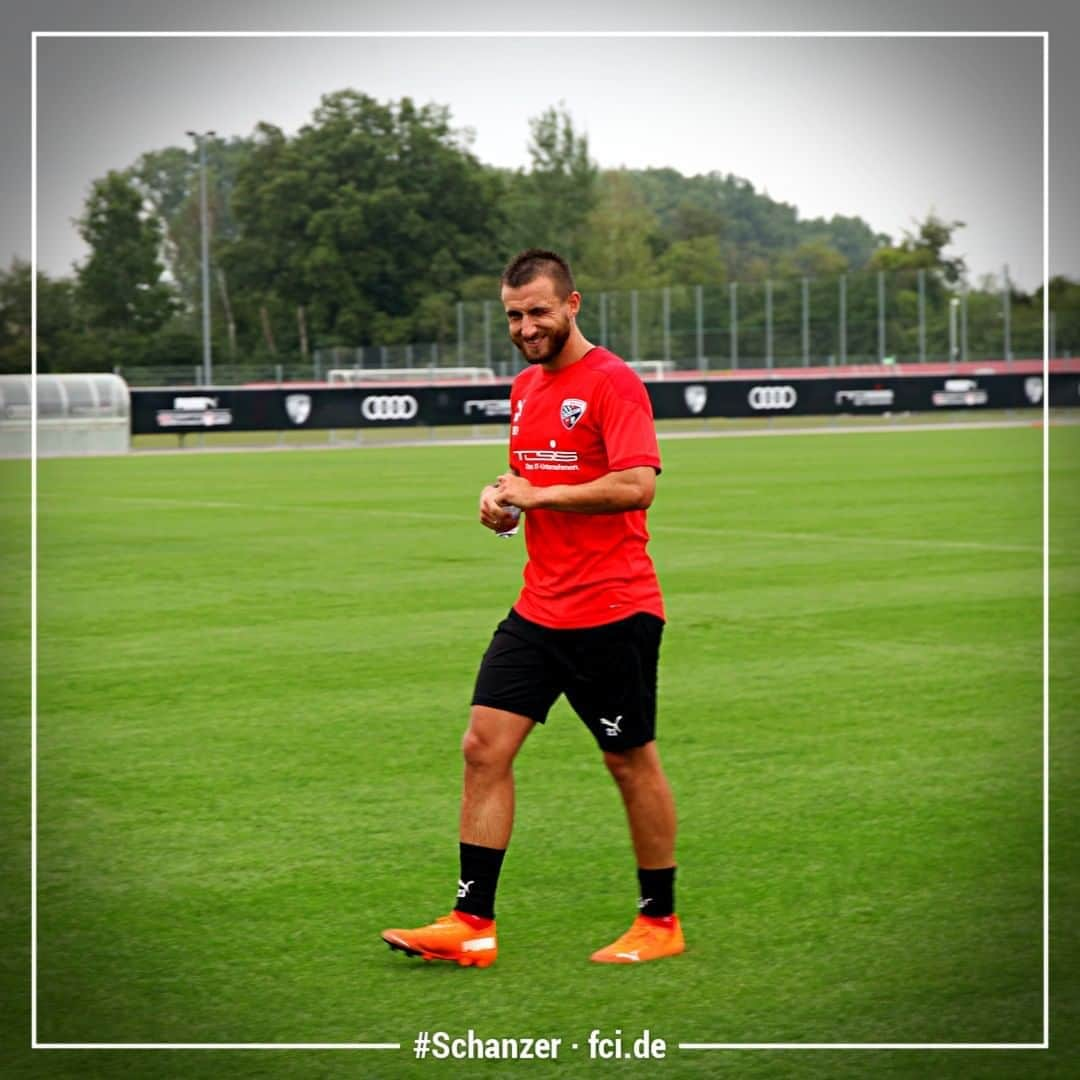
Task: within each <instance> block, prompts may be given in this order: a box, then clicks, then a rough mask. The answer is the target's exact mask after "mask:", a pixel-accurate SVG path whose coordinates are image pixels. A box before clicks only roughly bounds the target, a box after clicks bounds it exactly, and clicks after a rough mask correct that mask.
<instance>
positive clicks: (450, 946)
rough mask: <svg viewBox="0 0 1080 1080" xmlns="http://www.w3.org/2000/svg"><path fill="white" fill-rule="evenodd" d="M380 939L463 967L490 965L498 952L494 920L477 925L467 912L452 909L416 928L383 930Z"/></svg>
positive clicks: (409, 952)
mask: <svg viewBox="0 0 1080 1080" xmlns="http://www.w3.org/2000/svg"><path fill="white" fill-rule="evenodd" d="M382 939H383V941H385V942H386V944H387V945H389V946H390V948H391V949H398V950H399V951H400V952H403V953H405V954H406V956H422V957H423V958H424V959H425V960H452V961H453V962H454V963H456V964H460V965H461V966H462V967H478V968H485V967H489V966H490V965H491V964H493V963H494V962H495V957H496V956H498V955H499V948H498V944H497V942H496V939H495V923H494V922H488V924H487V926H485V927H484V928H483V929H477V928H476V927H475V926H474V925H473V922H472V921H471V920H470V918H469V917H468V916H464V915H462V914H461V913H460V912H458V911H451V912H450V914H449V915H443V916H442V917H441V918H438V919H436V920H435V921H434V922H433V923H432V924H431V925H430V926H418V927H417V928H416V929H415V930H384V931H383V932H382Z"/></svg>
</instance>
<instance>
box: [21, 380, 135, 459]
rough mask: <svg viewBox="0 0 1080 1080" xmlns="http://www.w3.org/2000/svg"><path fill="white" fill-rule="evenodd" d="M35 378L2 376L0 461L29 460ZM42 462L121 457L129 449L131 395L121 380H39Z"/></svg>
mask: <svg viewBox="0 0 1080 1080" xmlns="http://www.w3.org/2000/svg"><path fill="white" fill-rule="evenodd" d="M34 378H35V376H32V375H0V456H2V457H29V456H30V427H31V402H32V397H31V394H32V380H33V379H34ZM36 379H37V388H36V389H37V452H38V456H39V457H75V456H79V455H81V454H122V453H126V452H127V451H128V450H129V449H130V447H131V395H130V393H129V392H128V386H127V383H126V382H124V380H123V379H121V378H120V377H119V376H118V375H110V374H107V373H105V372H93V373H90V374H85V375H80V374H67V373H65V374H62V375H38V376H36Z"/></svg>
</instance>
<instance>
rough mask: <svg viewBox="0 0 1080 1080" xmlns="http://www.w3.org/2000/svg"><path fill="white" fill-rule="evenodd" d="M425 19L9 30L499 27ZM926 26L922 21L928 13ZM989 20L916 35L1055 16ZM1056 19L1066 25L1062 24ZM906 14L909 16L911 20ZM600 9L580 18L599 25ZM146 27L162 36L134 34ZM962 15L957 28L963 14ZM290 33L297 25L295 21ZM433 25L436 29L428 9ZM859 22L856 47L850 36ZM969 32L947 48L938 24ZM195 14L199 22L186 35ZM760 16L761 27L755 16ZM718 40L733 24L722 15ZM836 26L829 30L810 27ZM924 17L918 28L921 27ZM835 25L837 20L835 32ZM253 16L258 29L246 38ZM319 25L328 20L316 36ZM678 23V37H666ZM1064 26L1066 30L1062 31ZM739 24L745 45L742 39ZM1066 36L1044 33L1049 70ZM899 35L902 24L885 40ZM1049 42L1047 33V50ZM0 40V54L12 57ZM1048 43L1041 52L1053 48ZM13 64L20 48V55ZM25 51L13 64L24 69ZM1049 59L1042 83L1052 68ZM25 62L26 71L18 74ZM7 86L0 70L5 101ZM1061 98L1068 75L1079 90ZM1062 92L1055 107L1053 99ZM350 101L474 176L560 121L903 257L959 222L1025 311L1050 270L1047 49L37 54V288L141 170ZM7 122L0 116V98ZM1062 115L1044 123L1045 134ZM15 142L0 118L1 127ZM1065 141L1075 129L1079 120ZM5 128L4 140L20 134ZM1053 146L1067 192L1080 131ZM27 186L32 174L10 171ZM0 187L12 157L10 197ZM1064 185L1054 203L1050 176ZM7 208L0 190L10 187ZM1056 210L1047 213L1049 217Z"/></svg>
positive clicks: (704, 15) (640, 47)
mask: <svg viewBox="0 0 1080 1080" xmlns="http://www.w3.org/2000/svg"><path fill="white" fill-rule="evenodd" d="M425 6H426V5H418V4H414V5H411V6H409V5H405V7H403V8H400V9H398V10H397V11H396V15H397V18H396V19H395V18H389V17H388V13H387V11H386V10H385V8H381V9H380V14H379V17H378V21H376V19H375V18H374V17H370V18H367V19H365V18H362V17H358V16H359V14H360V13H362V10H363V9H362V8H361V9H360V12H358V10H357V6H356V5H351V6H350V7H349V8H345V7H343V6H342V5H340V4H334V3H322V4H320V3H318V2H317V0H316V2H313V3H309V4H307V5H305V13H306V16H305V19H304V20H299V19H298V18H297V17H296V16H295V14H293V16H292V17H291V21H289V22H286V21H285V19H286V17H287V16H285V14H284V6H283V5H278V4H275V3H262V4H252V3H249V2H236V3H233V4H229V3H224V4H218V5H215V6H213V7H212V8H211V7H210V6H209V5H207V4H203V3H199V2H193V3H189V4H188V5H186V10H185V11H184V12H182V13H180V14H179V16H178V13H177V12H176V11H175V9H170V8H167V7H165V6H163V5H158V4H154V3H145V2H144V3H143V4H141V5H135V4H125V3H112V4H110V3H109V2H108V0H106V2H104V3H102V4H99V5H98V8H101V9H106V10H111V11H112V18H109V19H107V21H106V19H105V18H100V19H94V18H90V17H87V15H86V14H85V12H84V11H82V10H80V9H79V8H78V7H76V6H74V5H70V4H63V3H59V2H54V3H52V4H50V3H49V2H48V0H46V2H45V3H39V4H38V5H37V7H36V9H35V10H36V11H37V12H38V13H37V14H35V15H34V16H32V17H27V16H26V15H25V13H24V14H23V25H24V26H25V27H26V28H27V31H28V29H29V28H30V27H33V28H37V29H61V28H64V29H71V28H76V29H79V28H81V29H88V28H91V27H94V26H96V27H97V28H99V29H108V30H113V31H115V30H123V29H143V30H145V29H177V28H179V27H187V28H190V29H204V30H205V29H225V28H228V29H238V28H245V29H263V30H278V29H300V28H306V29H312V30H314V29H323V28H326V27H328V26H335V27H338V28H351V29H405V30H408V29H411V30H421V29H424V30H428V29H445V28H449V27H450V26H454V27H455V28H456V29H458V30H464V31H468V30H477V29H486V30H498V29H505V28H507V20H506V18H505V17H499V16H498V15H497V14H494V12H497V11H499V10H500V9H498V8H495V7H494V6H492V5H488V12H489V13H488V15H486V16H484V15H482V14H476V13H475V10H474V17H473V18H472V19H465V18H460V19H458V20H456V21H455V22H448V21H447V19H446V17H445V15H444V14H437V13H436V12H437V9H436V8H434V7H429V8H428V10H429V11H430V12H431V14H425V11H424V10H423V9H424V8H425ZM875 6H876V7H878V8H879V10H880V11H881V12H882V13H885V12H887V10H888V9H886V8H885V6H884V5H875V4H873V3H866V2H863V3H861V4H858V5H855V4H852V3H842V2H833V3H829V2H822V3H819V4H818V5H816V8H817V10H818V15H819V17H818V18H817V19H816V20H815V19H807V17H806V16H807V9H808V8H809V9H814V8H815V5H813V4H809V5H808V4H803V5H800V6H798V7H796V6H795V5H793V4H790V3H787V4H785V3H779V2H775V3H772V4H770V3H768V2H763V3H760V4H756V5H753V6H752V8H749V10H747V11H744V12H743V17H742V18H739V19H733V18H728V20H727V22H726V23H723V22H721V21H720V20H718V19H716V18H712V19H710V18H709V17H708V15H709V14H710V12H709V11H708V10H707V9H706V8H705V7H704V6H702V7H700V8H695V5H692V4H681V5H680V4H679V3H675V4H674V5H669V6H668V7H670V10H667V11H666V12H665V14H666V15H668V16H669V18H668V19H667V20H666V21H664V20H657V19H656V18H655V16H650V20H649V21H646V20H644V19H642V18H640V17H635V16H634V5H632V4H631V5H623V7H622V8H620V20H619V21H618V22H614V21H612V20H608V19H604V18H596V19H595V20H594V21H591V22H589V23H582V22H581V20H577V21H576V22H569V21H566V20H555V19H548V20H547V23H548V25H543V24H541V25H531V26H529V27H528V29H530V30H544V29H560V30H564V29H579V30H581V29H603V30H610V29H618V30H628V29H642V30H655V29H657V28H659V27H661V26H663V27H665V28H667V29H670V30H677V29H690V28H691V27H693V28H698V29H700V28H704V27H706V26H710V25H711V27H712V28H714V29H738V30H747V29H755V28H756V29H777V28H788V29H800V28H810V27H813V28H815V29H819V30H825V29H843V28H847V29H858V28H865V27H866V26H867V25H869V26H875V25H876V26H879V27H880V26H885V25H886V21H885V15H884V14H883V15H882V16H881V17H879V18H877V19H876V20H875V19H874V18H873V17H872V16H871V17H870V19H869V23H867V19H866V16H867V13H868V11H870V10H872V9H873V8H875ZM923 6H924V7H925V6H926V5H923ZM994 6H995V5H993V4H992V3H986V2H983V3H979V4H976V5H972V4H968V3H959V2H957V3H952V4H948V3H946V4H943V5H939V6H938V5H936V6H935V8H939V10H938V16H939V17H938V18H937V19H935V20H934V21H930V20H929V19H927V18H925V17H924V18H923V19H922V21H921V22H918V21H917V20H916V21H915V22H914V23H913V24H912V25H919V26H921V27H922V28H925V29H940V28H945V27H948V28H951V29H962V30H976V29H988V28H1009V29H1020V28H1023V29H1042V28H1045V27H1046V26H1047V25H1048V18H1049V16H1048V15H1045V16H1042V15H1040V13H1039V12H1038V11H1037V9H1038V8H1039V4H1038V3H1035V4H1034V5H1029V15H1028V17H1027V18H1025V19H1024V20H1023V21H1018V20H1017V19H1016V17H1015V14H1014V15H1013V16H1012V21H1011V22H1010V23H1009V24H1008V26H1007V27H1001V26H1000V24H1001V22H1002V19H1001V18H1000V17H999V18H997V20H996V23H995V15H994V11H993V8H994ZM1066 6H1069V5H1066ZM915 7H918V5H915ZM602 8H603V5H600V6H598V7H596V8H593V9H591V10H595V11H601V10H602ZM148 9H150V10H156V12H157V18H148V17H147V16H148ZM960 9H964V10H960ZM290 10H292V9H290ZM441 10H444V9H441ZM856 11H858V12H859V13H861V15H862V21H861V23H860V22H859V21H857V19H856V14H855V13H856ZM950 11H951V12H952V14H953V15H954V16H955V15H957V14H959V15H960V16H964V15H966V13H967V12H968V11H970V12H972V13H973V14H974V13H975V12H978V13H979V14H980V15H981V17H980V18H978V19H974V18H973V19H970V20H968V24H967V25H963V24H962V23H963V19H962V18H961V19H960V20H959V21H960V22H961V25H959V26H958V25H956V24H957V21H958V19H957V18H955V17H954V18H952V19H951V21H950V19H949V18H947V17H942V14H943V13H944V14H945V15H948V13H949V12H950ZM201 12H205V13H206V14H203V15H201V14H200V13H201ZM754 13H756V16H755V14H754ZM728 14H729V16H730V15H731V14H732V13H731V12H730V11H729V12H728ZM826 14H827V16H828V17H827V19H826V18H825V17H824V16H825V15H826ZM915 14H916V15H918V12H917V11H916V12H915ZM845 15H846V17H845ZM256 16H257V17H256ZM320 16H321V17H320ZM679 16H681V17H679ZM1070 18H1071V17H1070ZM748 20H749V21H748ZM1071 21H1072V22H1073V24H1074V25H1073V26H1068V25H1066V26H1064V27H1063V28H1062V29H1061V30H1060V31H1059V33H1060V34H1061V35H1062V36H1061V40H1062V43H1063V44H1064V36H1065V35H1066V34H1068V35H1069V36H1070V37H1071V38H1072V41H1071V42H1070V48H1069V49H1067V50H1066V49H1063V50H1062V53H1063V54H1064V55H1063V56H1062V60H1061V61H1060V62H1061V63H1063V64H1067V62H1068V54H1069V53H1070V52H1071V51H1072V47H1073V46H1075V44H1076V40H1075V34H1074V27H1075V19H1074V18H1071ZM892 23H893V25H894V26H895V19H893V20H892ZM1050 29H1051V32H1052V34H1053V33H1054V28H1053V27H1051V28H1050ZM18 36H19V35H18V34H15V35H12V36H11V37H8V38H7V39H6V41H5V44H4V46H3V48H4V52H5V54H7V52H8V51H9V49H11V47H12V38H13V37H14V38H18ZM1052 42H1053V37H1052ZM21 44H22V45H23V46H26V45H28V43H27V42H26V41H25V39H24V40H23V41H22V43H21ZM27 51H28V50H27ZM1054 55H1055V53H1054V52H1052V54H1051V56H1052V68H1051V70H1052V72H1053V71H1054V67H1053V57H1054ZM16 59H17V58H16ZM19 66H20V64H19V63H14V64H4V65H2V66H0V80H2V85H3V87H4V89H5V90H6V88H7V86H8V84H9V83H10V81H11V77H12V74H13V71H15V70H16V69H17V68H18V67H19ZM1071 78H1072V80H1073V82H1072V84H1071V85H1073V86H1075V84H1076V76H1075V73H1073V74H1072V76H1071ZM1055 86H1056V87H1057V88H1058V89H1057V93H1058V100H1060V92H1061V87H1060V78H1059V82H1058V83H1053V84H1052V95H1053V93H1054V90H1055ZM345 87H352V88H355V89H358V90H361V91H364V92H366V93H368V94H371V95H372V96H374V97H376V98H379V99H381V100H386V99H392V98H393V99H396V98H400V97H402V96H406V95H407V96H410V97H412V98H414V99H415V100H417V101H419V102H428V101H435V102H438V103H441V104H446V105H449V106H450V108H451V111H452V116H453V120H454V122H455V124H456V125H459V126H461V127H468V128H471V129H472V130H473V131H474V132H475V141H474V143H473V150H474V152H475V153H476V155H477V156H478V157H479V158H480V159H481V160H483V161H486V162H490V163H492V164H496V165H503V166H510V167H517V166H523V165H525V164H526V163H527V143H528V136H529V131H528V121H529V118H530V117H532V116H536V115H537V114H538V113H540V112H541V111H542V110H543V109H545V108H547V107H548V106H550V105H552V104H556V103H557V102H559V101H560V100H561V101H563V102H565V104H566V107H567V109H568V111H569V112H570V114H571V116H572V117H573V119H574V122H575V124H576V125H577V126H578V128H579V129H580V130H583V131H584V132H586V133H587V134H588V137H589V142H590V149H591V153H592V156H593V157H594V159H595V160H596V161H597V163H598V164H599V165H600V166H601V167H617V166H620V165H626V166H630V167H636V168H642V167H646V166H671V167H673V168H676V169H678V170H679V171H681V172H683V173H685V174H687V175H692V174H694V173H702V172H708V171H710V170H717V171H720V172H723V173H734V174H736V175H738V176H742V177H745V178H746V179H748V180H750V181H751V182H752V183H753V184H754V186H755V187H756V188H757V189H758V190H767V191H768V193H769V194H770V195H771V196H773V197H774V198H776V199H781V200H783V201H785V202H788V203H792V204H794V205H795V206H796V207H797V208H798V211H799V214H800V216H801V217H817V216H824V217H829V216H831V215H833V214H848V215H858V216H861V217H863V218H864V219H865V220H866V221H868V222H869V223H870V225H872V226H873V227H874V228H875V229H877V230H879V231H882V232H886V233H888V234H889V235H891V236H892V237H894V238H899V236H900V234H901V232H902V231H903V230H904V229H910V228H912V227H913V223H914V221H915V220H916V219H921V218H923V217H924V216H925V215H926V214H927V212H929V211H930V210H931V209H933V210H934V211H936V212H937V213H938V214H939V215H940V216H942V217H945V218H949V219H952V218H958V219H960V220H963V221H965V222H966V223H967V227H966V228H965V229H963V230H961V231H960V232H959V233H958V238H957V244H956V245H955V250H956V251H957V252H959V253H962V254H964V255H966V257H967V259H968V263H969V266H970V268H971V269H972V271H973V272H974V274H975V275H979V274H982V273H986V272H999V271H1000V269H1001V266H1002V264H1003V263H1007V264H1008V265H1009V268H1010V271H1011V273H1012V275H1013V277H1014V279H1015V280H1016V281H1017V282H1019V283H1020V284H1021V285H1022V286H1024V287H1027V288H1033V287H1035V286H1036V285H1037V284H1038V283H1039V281H1040V279H1041V266H1042V135H1043V123H1042V121H1043V117H1042V87H1043V73H1042V42H1041V40H1039V39H1030V38H1028V39H1025V38H1019V37H1009V38H975V37H967V38H920V39H912V38H895V37H894V38H846V39H820V38H817V39H815V38H806V37H803V38H784V39H733V38H726V39H723V38H720V39H718V38H702V37H697V38H657V37H651V38H648V39H644V40H642V39H637V40H634V39H619V38H611V37H608V38H602V39H595V38H572V39H560V40H553V39H544V38H528V37H524V36H522V37H514V38H509V39H508V38H500V39H483V38H477V37H463V38H454V37H441V38H437V37H431V38H419V39H404V38H390V39H387V38H355V37H354V38H336V39H328V38H318V39H302V38H288V39H281V38H279V39H273V38H217V39H213V38H210V39H207V38H177V37H172V38H164V37H159V38H115V37H113V38H91V37H71V38H48V39H39V45H38V94H39V107H38V194H39V213H38V251H39V263H40V266H41V268H42V269H44V270H46V271H47V272H49V273H51V274H61V273H67V272H69V270H70V268H71V265H72V263H73V261H76V260H78V259H81V258H82V257H83V256H84V254H85V252H84V248H83V246H82V243H81V240H80V238H79V237H78V234H77V232H76V230H75V228H74V226H73V224H72V219H73V218H74V217H76V216H77V215H78V214H79V213H80V210H81V207H82V204H83V200H84V198H85V196H86V193H87V191H88V189H89V186H90V184H91V182H92V181H93V180H94V179H95V178H96V177H99V176H102V175H104V173H105V172H106V171H107V170H108V169H110V168H122V167H125V166H127V165H129V164H131V163H132V162H134V160H135V159H136V157H137V156H138V155H139V154H140V153H143V152H144V151H147V150H154V149H160V148H162V147H165V146H169V145H184V144H185V143H186V142H187V140H186V139H185V136H184V131H185V129H187V128H195V129H200V130H202V129H210V128H213V129H215V130H216V131H217V132H218V133H219V134H222V135H226V136H232V135H248V134H250V133H251V131H252V129H253V127H254V125H255V124H256V123H257V122H258V121H260V120H264V121H268V122H270V123H273V124H277V125H278V126H280V127H282V128H284V129H285V130H286V131H288V132H294V131H295V130H296V129H297V128H298V127H299V126H300V125H301V124H303V123H305V122H306V121H308V120H309V119H310V116H311V112H312V110H313V108H314V107H315V106H316V104H317V103H318V100H319V97H320V96H321V95H322V94H325V93H328V92H332V91H334V90H339V89H342V88H345ZM4 100H5V101H10V100H12V98H11V97H9V96H8V95H7V94H6V93H5V95H4ZM1071 100H1073V99H1070V103H1069V104H1063V105H1061V106H1058V108H1057V109H1056V110H1055V108H1053V104H1054V97H1053V96H1052V109H1051V119H1052V121H1053V120H1054V119H1055V117H1058V118H1059V119H1058V122H1060V114H1061V113H1062V112H1063V111H1065V110H1066V109H1067V110H1069V111H1070V112H1072V111H1073V109H1072V105H1071ZM5 121H6V126H8V125H7V122H8V117H7V116H5ZM1073 123H1074V124H1075V118H1073ZM12 126H14V127H17V125H12ZM1065 131H1066V132H1067V134H1069V135H1073V137H1072V138H1071V139H1067V140H1061V139H1060V138H1059V139H1058V141H1057V145H1058V146H1059V147H1061V148H1062V151H1063V152H1062V153H1059V154H1057V155H1056V156H1057V157H1058V158H1061V157H1064V158H1065V159H1066V160H1065V162H1064V165H1065V166H1068V165H1069V163H1070V159H1071V164H1072V166H1073V168H1072V171H1071V172H1063V175H1064V176H1068V181H1064V182H1063V183H1062V186H1063V187H1066V188H1069V189H1072V188H1073V187H1075V176H1076V168H1075V165H1076V150H1075V141H1076V140H1075V136H1074V132H1075V128H1073V129H1072V131H1068V129H1067V128H1066V129H1065ZM26 160H28V155H27V158H24V159H23V164H24V166H25V161H26ZM13 165H14V162H12V161H11V160H10V159H8V158H7V157H6V155H5V165H4V166H3V170H4V172H5V173H7V174H8V175H6V176H5V177H4V178H5V181H8V180H9V179H11V178H12V177H11V174H10V172H9V169H10V168H11V167H12V166H13ZM1059 167H1060V166H1059V164H1055V166H1054V169H1053V171H1052V179H1053V177H1054V176H1056V175H1058V172H1057V169H1058V168H1059ZM5 186H7V185H5ZM1059 197H1060V196H1059ZM1073 199H1074V196H1073V195H1072V194H1071V190H1070V191H1069V193H1068V200H1067V202H1065V203H1062V204H1061V205H1062V206H1063V207H1067V209H1066V211H1065V213H1064V214H1062V213H1060V212H1059V211H1058V206H1057V204H1052V206H1053V208H1054V209H1055V217H1057V218H1058V219H1059V220H1058V221H1056V222H1055V239H1054V243H1052V245H1051V272H1063V273H1069V274H1071V275H1072V276H1076V277H1080V241H1078V237H1077V227H1076V215H1075V213H1071V212H1070V211H1071V210H1072V206H1071V203H1072V202H1073ZM19 201H20V200H19V199H18V198H15V199H13V200H8V199H5V206H4V213H3V215H2V216H0V256H3V257H4V260H5V261H6V260H7V258H8V257H10V255H11V254H16V253H17V254H19V255H22V256H27V255H29V238H28V236H27V235H26V232H27V230H26V229H25V222H26V216H25V210H24V211H23V214H22V215H20V214H19V210H20V209H21V208H20V207H19V205H18V204H19Z"/></svg>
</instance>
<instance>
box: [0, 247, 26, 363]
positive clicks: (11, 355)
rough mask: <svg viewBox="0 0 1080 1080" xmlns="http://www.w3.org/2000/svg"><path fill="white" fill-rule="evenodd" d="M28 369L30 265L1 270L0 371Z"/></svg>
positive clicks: (17, 262) (13, 264)
mask: <svg viewBox="0 0 1080 1080" xmlns="http://www.w3.org/2000/svg"><path fill="white" fill-rule="evenodd" d="M29 370H30V264H29V263H28V262H23V261H22V260H21V259H13V260H12V262H11V268H10V269H9V270H0V372H4V373H5V374H10V373H14V372H20V371H29Z"/></svg>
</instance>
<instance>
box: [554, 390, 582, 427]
mask: <svg viewBox="0 0 1080 1080" xmlns="http://www.w3.org/2000/svg"><path fill="white" fill-rule="evenodd" d="M588 407H589V406H588V404H587V403H586V402H584V401H582V400H581V398H577V397H570V398H566V399H565V400H564V401H563V403H562V405H561V406H560V407H559V417H560V418H561V420H562V426H563V427H564V428H566V430H567V431H570V430H572V429H573V427H574V425H575V424H576V423H577V422H578V421H579V420H580V419H581V418H582V417H583V416H584V415H585V410H586V409H587V408H588Z"/></svg>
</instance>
